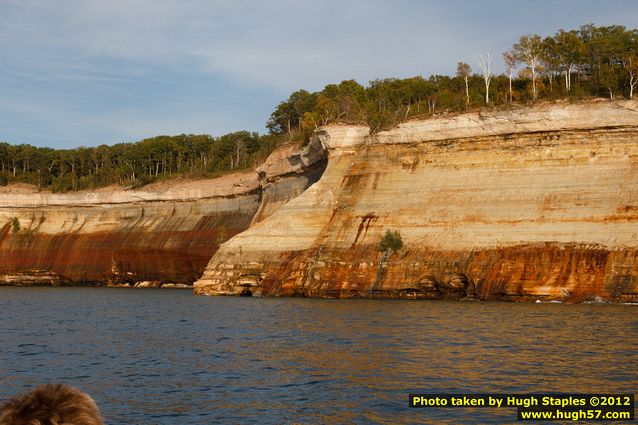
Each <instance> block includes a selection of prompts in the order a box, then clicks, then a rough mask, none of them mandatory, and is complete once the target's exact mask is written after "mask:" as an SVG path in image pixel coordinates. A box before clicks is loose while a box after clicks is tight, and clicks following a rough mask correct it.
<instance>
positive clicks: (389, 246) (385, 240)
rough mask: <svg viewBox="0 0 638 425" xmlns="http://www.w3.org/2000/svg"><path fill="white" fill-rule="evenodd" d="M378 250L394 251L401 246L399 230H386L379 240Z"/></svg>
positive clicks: (398, 249) (401, 239) (401, 240)
mask: <svg viewBox="0 0 638 425" xmlns="http://www.w3.org/2000/svg"><path fill="white" fill-rule="evenodd" d="M378 248H379V251H382V252H390V253H392V252H396V251H400V250H401V249H402V248H403V238H402V237H401V232H399V231H398V230H394V231H392V230H390V229H388V230H386V231H385V234H384V235H383V237H382V238H381V240H380V241H379V247H378Z"/></svg>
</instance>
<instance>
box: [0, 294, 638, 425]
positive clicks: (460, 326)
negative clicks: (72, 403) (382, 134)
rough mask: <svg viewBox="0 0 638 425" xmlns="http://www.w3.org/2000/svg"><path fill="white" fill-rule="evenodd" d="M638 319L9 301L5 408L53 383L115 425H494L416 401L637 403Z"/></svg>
mask: <svg viewBox="0 0 638 425" xmlns="http://www.w3.org/2000/svg"><path fill="white" fill-rule="evenodd" d="M637 341H638V306H627V305H591V304H590V305H557V304H509V303H485V302H442V301H400V300H392V301H390V300H388V301H382V300H316V299H297V298H287V299H274V298H265V299H256V298H226V297H223V298H209V297H195V296H193V295H192V294H191V292H190V291H189V290H170V289H158V290H154V289H104V288H1V289H0V399H2V400H4V399H6V398H7V397H9V396H11V395H14V394H16V393H19V392H23V391H25V390H27V389H30V388H32V387H33V386H35V385H37V384H40V383H45V382H64V383H68V384H71V385H74V386H77V387H78V388H80V389H82V390H84V391H86V392H87V393H89V394H90V395H91V396H92V397H93V398H94V399H95V400H96V402H97V403H98V405H99V406H100V408H101V410H102V412H103V414H104V416H105V419H106V422H107V423H108V424H215V423H222V424H225V423H229V424H234V423H238V424H282V423H286V424H292V423H303V424H315V423H316V424H323V423H325V424H331V423H355V424H368V423H371V424H372V423H379V424H386V423H394V424H408V423H409V424H413V423H415V424H448V423H449V424H460V423H461V424H490V423H494V424H496V423H515V419H516V415H515V411H514V410H510V409H503V410H492V409H490V410H486V409H473V410H472V409H454V410H452V409H438V410H432V409H430V410H421V409H410V408H408V394H409V393H410V392H455V393H456V392H459V393H461V392H470V393H476V392H508V393H520V392H636V389H637V386H638V385H637V384H638V346H637V344H636V343H637Z"/></svg>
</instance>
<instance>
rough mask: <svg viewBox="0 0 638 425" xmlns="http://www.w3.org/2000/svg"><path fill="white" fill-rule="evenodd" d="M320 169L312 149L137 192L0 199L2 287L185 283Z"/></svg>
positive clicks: (282, 151) (291, 149)
mask: <svg viewBox="0 0 638 425" xmlns="http://www.w3.org/2000/svg"><path fill="white" fill-rule="evenodd" d="M324 167H325V151H324V150H323V149H322V147H321V145H320V144H319V143H315V144H311V145H309V146H307V147H305V148H303V149H299V148H298V147H296V146H293V145H285V146H282V147H281V148H279V149H277V150H276V151H275V152H273V154H272V155H271V156H270V157H269V158H268V160H267V161H266V162H265V163H264V164H263V165H262V166H261V167H260V168H258V169H257V170H254V171H247V172H242V173H237V174H232V175H227V176H224V177H221V178H218V179H213V180H200V181H189V182H177V183H159V184H154V185H150V186H148V187H145V188H143V189H142V190H130V191H125V190H122V189H120V188H117V189H108V188H107V189H101V190H98V191H94V192H89V191H85V192H76V193H68V194H52V193H39V192H36V191H33V190H30V191H29V190H26V191H25V190H22V191H20V190H16V189H15V188H14V187H11V186H9V187H6V188H3V190H2V191H0V284H13V285H32V284H43V285H64V284H130V285H133V284H138V285H140V286H152V287H156V286H159V285H162V284H168V285H169V286H170V285H174V284H177V285H178V286H179V285H180V284H192V282H193V281H194V280H196V279H197V278H198V277H199V276H201V273H202V272H203V270H204V268H205V266H206V264H207V263H208V261H209V260H210V258H211V256H212V255H213V254H214V253H215V251H216V250H217V248H218V247H219V242H221V241H222V240H225V239H227V238H228V237H232V236H233V235H235V234H237V233H239V232H241V231H243V230H245V229H246V228H248V226H249V225H250V224H251V222H253V221H259V220H261V219H264V218H265V217H267V216H269V215H270V214H272V213H273V212H274V211H276V209H277V208H278V207H279V206H280V205H282V204H284V203H285V202H286V201H288V200H289V199H291V198H294V197H295V196H297V195H299V194H300V193H302V192H303V191H304V190H305V189H306V188H307V187H308V186H309V185H311V184H312V183H314V182H315V181H316V180H317V179H318V178H319V177H320V175H321V173H322V172H323V169H324Z"/></svg>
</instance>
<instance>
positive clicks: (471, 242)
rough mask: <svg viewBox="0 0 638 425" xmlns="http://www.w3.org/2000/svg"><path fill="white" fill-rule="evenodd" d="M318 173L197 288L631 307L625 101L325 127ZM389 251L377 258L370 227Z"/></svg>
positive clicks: (635, 149)
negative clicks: (384, 127)
mask: <svg viewBox="0 0 638 425" xmlns="http://www.w3.org/2000/svg"><path fill="white" fill-rule="evenodd" d="M316 138H317V140H320V141H321V142H322V144H323V145H324V146H325V147H326V148H327V149H328V150H329V160H328V167H327V169H326V171H325V173H324V174H323V176H322V177H321V179H320V180H319V181H318V182H317V183H316V184H314V185H313V186H312V187H310V188H309V189H308V190H307V191H305V192H304V193H303V194H302V195H301V196H299V197H297V198H295V199H294V200H291V201H290V202H289V203H287V204H286V205H285V206H283V207H282V208H280V209H279V210H277V211H276V212H275V213H273V214H272V215H271V216H270V217H268V218H267V219H265V220H263V221H261V222H259V223H256V224H255V225H254V226H252V227H251V228H250V229H248V230H247V231H245V232H243V233H241V234H238V235H236V236H235V237H233V238H232V239H231V240H229V241H228V242H226V243H225V244H223V245H222V247H221V249H220V250H219V251H218V252H217V253H216V254H215V255H214V256H213V258H212V259H211V261H210V263H209V264H208V267H207V268H206V271H205V272H204V274H203V276H202V278H201V279H200V280H199V281H197V282H196V283H195V292H196V293H198V294H206V295H226V294H228V295H231V294H232V295H237V294H242V293H243V294H249V293H251V294H253V295H300V296H316V297H398V298H474V297H476V298H480V299H506V300H528V301H529V300H537V299H541V300H570V301H584V300H588V299H598V298H603V299H611V300H616V301H632V300H633V301H636V300H638V288H637V286H638V103H636V102H622V103H609V102H596V103H588V104H579V105H556V104H553V105H541V106H536V107H534V108H528V109H522V110H514V111H505V112H490V113H480V114H479V113H475V114H465V115H459V116H455V117H438V118H433V119H430V120H425V121H414V122H408V123H405V124H402V125H400V126H398V127H397V128H395V129H393V130H390V131H386V132H382V133H379V134H376V135H370V134H369V132H368V129H367V128H366V127H357V126H329V127H326V128H324V129H322V130H321V131H319V132H318V133H317V135H316ZM388 229H391V230H397V231H399V232H400V233H401V235H402V238H403V241H404V246H403V248H402V249H401V250H399V251H398V252H379V251H378V248H377V247H378V245H379V241H380V240H381V238H382V236H383V234H384V233H385V231H386V230H388Z"/></svg>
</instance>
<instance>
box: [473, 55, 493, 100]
mask: <svg viewBox="0 0 638 425" xmlns="http://www.w3.org/2000/svg"><path fill="white" fill-rule="evenodd" d="M476 60H477V61H478V64H479V66H480V67H481V75H482V76H483V81H484V82H485V104H486V105H487V104H489V103H490V82H491V81H492V75H493V74H492V57H491V56H490V54H489V53H488V54H487V56H486V57H483V55H481V54H480V53H479V54H478V55H477V56H476Z"/></svg>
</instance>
